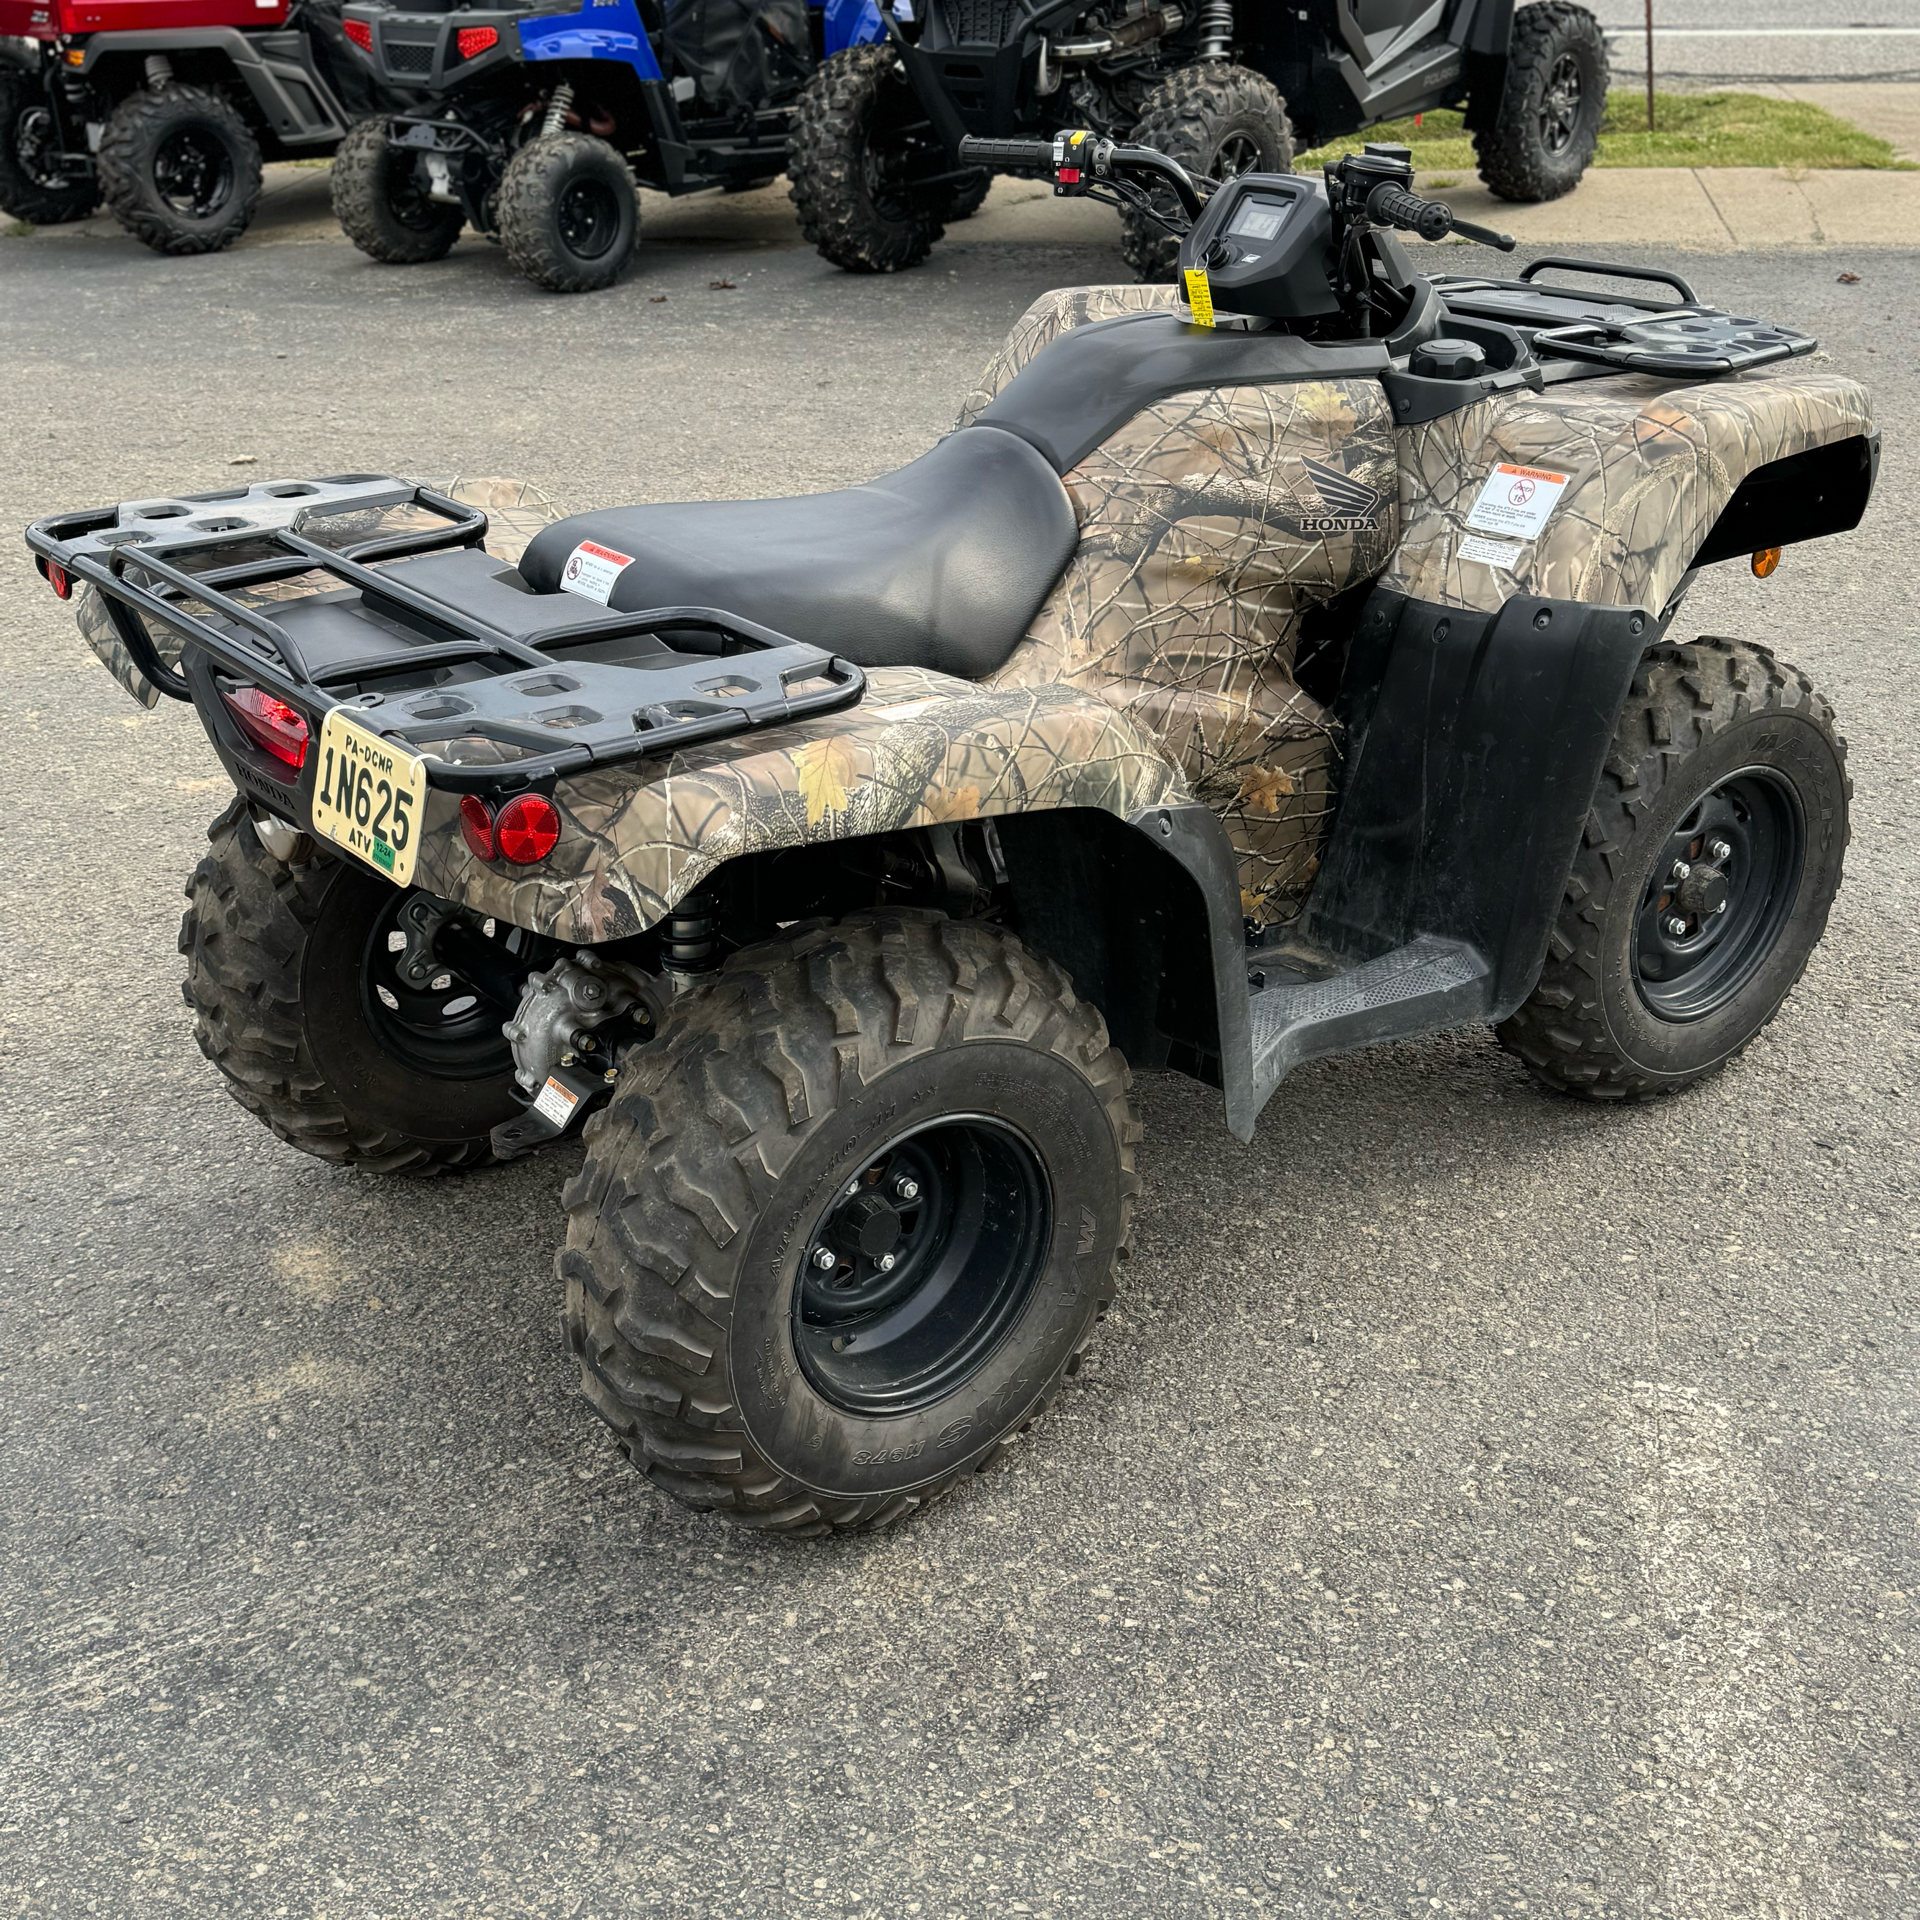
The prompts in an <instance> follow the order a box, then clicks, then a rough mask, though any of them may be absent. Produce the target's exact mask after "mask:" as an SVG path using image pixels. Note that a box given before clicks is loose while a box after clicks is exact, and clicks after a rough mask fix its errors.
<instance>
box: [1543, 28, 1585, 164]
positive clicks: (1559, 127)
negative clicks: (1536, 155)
mask: <svg viewBox="0 0 1920 1920" xmlns="http://www.w3.org/2000/svg"><path fill="white" fill-rule="evenodd" d="M1585 98H1586V82H1585V81H1584V80H1583V79H1582V78H1581V77H1580V60H1579V56H1578V55H1577V54H1572V53H1563V54H1562V55H1561V56H1560V58H1559V59H1558V60H1556V61H1555V62H1554V63H1553V67H1552V69H1551V71H1550V72H1549V73H1548V74H1547V85H1546V90H1545V92H1544V93H1543V94H1542V95H1541V98H1540V143H1541V145H1542V146H1544V147H1545V148H1546V150H1547V151H1548V152H1549V153H1565V152H1566V150H1567V149H1568V148H1569V147H1570V146H1572V144H1573V136H1574V134H1575V132H1576V131H1577V130H1578V128H1579V125H1580V104H1581V102H1582V101H1583V100H1584V99H1585Z"/></svg>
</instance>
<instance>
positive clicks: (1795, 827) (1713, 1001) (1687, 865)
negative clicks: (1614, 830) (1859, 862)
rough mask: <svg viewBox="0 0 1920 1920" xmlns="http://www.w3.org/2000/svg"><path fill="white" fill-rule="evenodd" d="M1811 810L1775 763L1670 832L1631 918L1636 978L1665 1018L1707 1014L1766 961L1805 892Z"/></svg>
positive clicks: (1744, 776)
mask: <svg viewBox="0 0 1920 1920" xmlns="http://www.w3.org/2000/svg"><path fill="white" fill-rule="evenodd" d="M1806 856H1807V825H1806V813H1805V810H1804V809H1803V808H1802V806H1801V804H1800V796H1799V794H1798V793H1797V792H1795V791H1794V788H1793V785H1792V783H1791V782H1790V781H1788V780H1787V778H1786V777H1785V775H1783V774H1782V773H1781V772H1779V770H1778V769H1777V768H1774V767H1744V768H1742V769H1741V770H1740V771H1739V772H1738V773H1735V774H1730V775H1729V776H1728V777H1727V778H1726V779H1724V780H1722V781H1720V782H1719V784H1718V785H1716V786H1714V787H1712V788H1710V789H1709V790H1708V791H1707V792H1706V793H1704V794H1702V795H1701V796H1700V798H1699V799H1698V800H1696V801H1695V802H1694V803H1693V805H1692V806H1691V807H1689V808H1688V809H1687V811H1686V813H1685V814H1683V815H1682V816H1681V819H1680V822H1679V824H1678V825H1677V826H1675V828H1674V829H1673V831H1672V832H1671V833H1670V834H1669V835H1668V836H1667V841H1666V844H1665V846H1664V847H1663V848H1662V849H1661V851H1660V855H1659V857H1658V858H1657V859H1656V860H1655V862H1654V865H1653V870H1652V872H1651V873H1650V874H1649V875H1648V877H1647V883H1646V887H1645V889H1644V890H1643V892H1642V894H1641V899H1640V909H1639V912H1638V914H1637V915H1636V917H1635V919H1634V927H1633V952H1632V966H1633V978H1634V985H1635V986H1636V988H1637V989H1638V990H1639V994H1640V998H1641V1001H1642V1002H1643V1004H1644V1005H1645V1006H1646V1007H1647V1009H1648V1010H1649V1011H1650V1012H1652V1013H1653V1014H1655V1015H1657V1016H1658V1017H1659V1018H1660V1019H1662V1020H1670V1021H1673V1022H1676V1023H1683V1022H1687V1021H1693V1020H1704V1019H1706V1018H1707V1016H1708V1015H1709V1014H1713V1013H1717V1012H1719V1011H1720V1009H1721V1008H1722V1007H1724V1006H1726V1005H1727V1004H1728V1003H1729V1002H1730V1001H1731V1000H1733V999H1734V998H1735V997H1736V996H1737V995H1738V994H1739V992H1740V991H1741V989H1742V988H1743V987H1745V986H1746V984H1747V983H1748V982H1749V981H1750V980H1751V979H1752V978H1753V976H1754V975H1755V974H1756V973H1757V972H1758V971H1759V970H1760V968H1761V966H1762V965H1763V964H1764V963H1765V961H1766V958H1767V956H1768V954H1770V953H1771V952H1772V951H1773V948H1774V944H1775V942H1776V941H1778V939H1779V938H1780V934H1781V932H1782V930H1783V929H1784V928H1785V926H1786V924H1787V920H1788V918H1789V917H1790V916H1791V914H1792V912H1793V903H1794V900H1795V899H1796V898H1797V896H1798V894H1799V891H1800V876H1801V873H1802V871H1803V870H1804V868H1805V866H1806Z"/></svg>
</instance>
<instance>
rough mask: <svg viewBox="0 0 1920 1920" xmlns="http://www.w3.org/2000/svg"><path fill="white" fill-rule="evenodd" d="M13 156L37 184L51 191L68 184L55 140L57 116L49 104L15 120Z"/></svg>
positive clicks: (21, 169) (28, 110)
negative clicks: (53, 113)
mask: <svg viewBox="0 0 1920 1920" xmlns="http://www.w3.org/2000/svg"><path fill="white" fill-rule="evenodd" d="M13 157H14V159H15V160H16V161H18V162H19V165H20V171H21V172H22V173H24V174H25V175H26V176H27V178H28V179H29V180H31V181H32V182H33V184H34V185H35V186H36V187H45V188H48V189H50V190H51V189H57V188H60V187H64V186H65V185H66V184H67V174H66V169H65V168H64V167H62V166H61V164H60V155H59V152H58V149H57V147H56V144H55V141H54V128H53V115H52V114H51V113H49V112H48V111H47V109H46V108H45V107H29V108H28V109H27V110H26V112H25V113H23V114H21V116H20V117H19V118H18V119H17V120H16V121H15V122H14V123H13Z"/></svg>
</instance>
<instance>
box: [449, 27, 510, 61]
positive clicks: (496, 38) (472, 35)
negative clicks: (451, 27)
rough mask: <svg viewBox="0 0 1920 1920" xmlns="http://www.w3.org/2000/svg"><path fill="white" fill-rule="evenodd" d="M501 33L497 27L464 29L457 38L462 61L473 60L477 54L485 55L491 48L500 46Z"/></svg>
mask: <svg viewBox="0 0 1920 1920" xmlns="http://www.w3.org/2000/svg"><path fill="white" fill-rule="evenodd" d="M499 43H500V32H499V29H498V28H497V27H462V28H461V29H460V32H459V34H458V36H457V38H456V44H457V45H458V47H459V49H460V58H461V59H462V60H471V59H472V58H473V57H474V56H475V55H476V54H481V53H485V52H486V50H487V49H488V48H489V47H492V46H498V45H499Z"/></svg>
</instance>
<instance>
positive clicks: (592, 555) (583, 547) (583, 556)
mask: <svg viewBox="0 0 1920 1920" xmlns="http://www.w3.org/2000/svg"><path fill="white" fill-rule="evenodd" d="M632 565H633V555H632V554H630V553H616V552H615V551H614V550H613V549H612V548H611V547H602V546H597V545H595V543H594V542H593V541H591V540H582V541H581V542H580V544H579V545H578V546H577V547H575V548H574V550H573V551H572V552H571V553H570V554H569V555H568V556H567V564H566V565H565V566H564V567H562V568H561V569H560V585H561V588H562V590H563V591H565V592H567V593H577V594H578V595H579V596H580V597H581V599H583V600H597V601H599V603H600V604H601V605H602V606H603V607H604V606H605V605H606V604H607V602H608V601H609V600H610V599H611V598H612V597H613V583H614V582H615V581H616V580H618V579H619V578H620V576H621V575H622V574H623V573H625V572H626V570H627V569H628V568H629V567H630V566H632Z"/></svg>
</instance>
